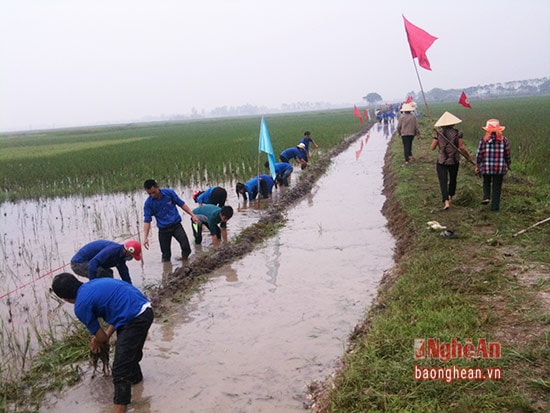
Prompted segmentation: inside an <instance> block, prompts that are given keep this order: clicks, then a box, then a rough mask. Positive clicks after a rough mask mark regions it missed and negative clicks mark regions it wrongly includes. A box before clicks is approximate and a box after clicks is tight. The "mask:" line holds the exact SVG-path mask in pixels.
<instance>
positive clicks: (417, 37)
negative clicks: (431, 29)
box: [403, 16, 437, 70]
mask: <svg viewBox="0 0 550 413" xmlns="http://www.w3.org/2000/svg"><path fill="white" fill-rule="evenodd" d="M403 21H404V22H405V31H406V32H407V39H408V40H409V46H410V48H411V54H412V57H413V59H414V58H415V57H416V58H418V64H419V65H420V67H423V68H424V69H426V70H432V68H431V67H430V62H429V60H428V57H427V56H426V51H427V50H428V49H429V47H430V46H431V45H432V43H433V42H434V41H436V40H437V37H435V36H432V35H431V34H430V33H428V32H426V31H424V30H422V29H421V28H420V27H417V26H415V25H414V24H412V23H411V22H409V21H408V20H407V19H406V18H405V16H403Z"/></svg>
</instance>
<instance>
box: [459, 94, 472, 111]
mask: <svg viewBox="0 0 550 413" xmlns="http://www.w3.org/2000/svg"><path fill="white" fill-rule="evenodd" d="M458 103H460V104H461V105H462V106H464V107H465V108H470V109H472V107H471V106H470V102H468V98H467V97H466V93H464V91H463V92H462V94H461V95H460V99H458Z"/></svg>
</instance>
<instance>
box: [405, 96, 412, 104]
mask: <svg viewBox="0 0 550 413" xmlns="http://www.w3.org/2000/svg"><path fill="white" fill-rule="evenodd" d="M412 101H413V97H412V96H409V97H408V98H407V101H406V102H405V103H411V102H412Z"/></svg>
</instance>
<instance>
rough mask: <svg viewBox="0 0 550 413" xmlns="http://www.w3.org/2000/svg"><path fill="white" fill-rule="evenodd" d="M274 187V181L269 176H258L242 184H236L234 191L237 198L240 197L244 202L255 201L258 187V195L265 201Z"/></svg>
mask: <svg viewBox="0 0 550 413" xmlns="http://www.w3.org/2000/svg"><path fill="white" fill-rule="evenodd" d="M274 185H275V181H274V180H273V178H272V177H271V175H266V174H260V175H258V176H255V177H254V178H252V179H249V180H248V181H246V182H245V183H244V184H243V183H241V182H237V185H236V187H235V191H236V192H237V198H238V197H239V196H240V195H242V196H243V199H244V200H245V201H246V200H247V199H249V200H250V201H252V200H253V199H256V196H258V187H259V189H260V191H259V192H260V195H261V196H262V198H264V199H266V198H269V195H270V194H271V193H272V191H273V186H274Z"/></svg>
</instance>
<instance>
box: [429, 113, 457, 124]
mask: <svg viewBox="0 0 550 413" xmlns="http://www.w3.org/2000/svg"><path fill="white" fill-rule="evenodd" d="M460 122H462V120H460V119H458V118H457V117H456V116H455V115H453V114H452V113H449V112H445V113H444V114H443V115H441V117H440V118H439V119H438V120H437V122H435V125H434V126H451V125H456V124H458V123H460Z"/></svg>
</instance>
